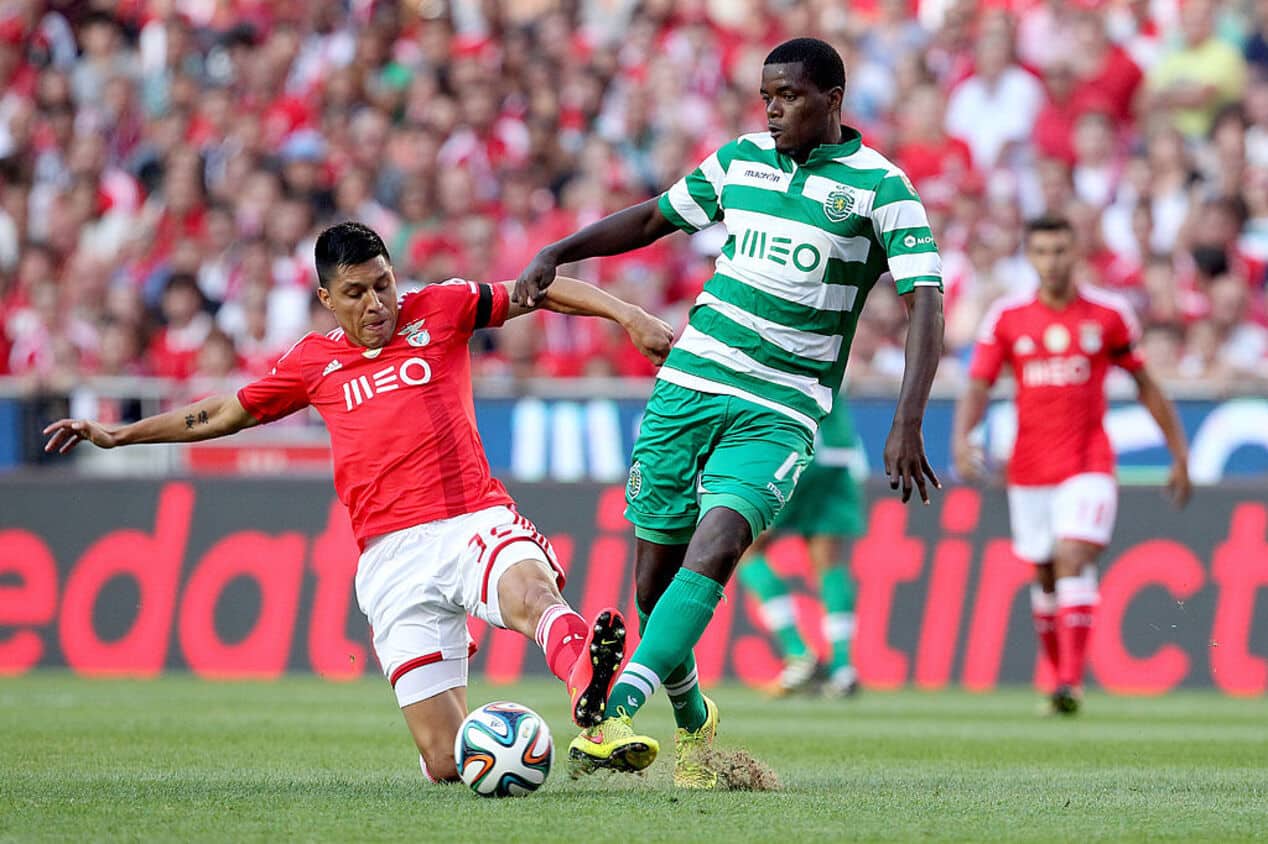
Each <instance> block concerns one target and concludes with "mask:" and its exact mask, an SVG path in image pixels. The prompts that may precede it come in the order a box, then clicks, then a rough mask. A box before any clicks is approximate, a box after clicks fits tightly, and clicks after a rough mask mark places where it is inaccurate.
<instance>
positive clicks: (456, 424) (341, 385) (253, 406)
mask: <svg viewBox="0 0 1268 844" xmlns="http://www.w3.org/2000/svg"><path fill="white" fill-rule="evenodd" d="M509 306H510V296H509V295H508V294H507V292H506V288H504V287H502V286H500V285H497V286H491V285H487V284H476V283H474V282H469V281H456V280H455V281H449V282H446V283H444V284H434V285H431V286H429V287H425V288H423V289H422V290H421V291H419V292H417V293H411V294H409V295H407V296H405V297H403V298H402V299H401V304H400V313H399V315H398V317H397V322H396V335H395V336H394V337H393V338H392V340H391V342H389V343H388V344H387V345H386V346H384V347H383V348H381V349H367V348H365V347H364V346H358V345H355V344H354V343H352V341H350V340H349V339H348V338H347V337H346V336H345V335H344V333H343V330H342V329H336V330H334V331H332V332H330V333H329V334H308V335H307V336H305V337H304V338H303V339H301V340H300V341H299V342H298V343H296V344H295V345H294V347H292V348H291V350H290V351H289V352H287V353H286V355H285V356H283V357H282V359H281V360H279V361H278V363H277V366H276V367H275V368H274V370H273V372H272V373H271V374H270V375H268V376H266V377H264V378H261V379H260V380H258V381H255V382H253V383H251V384H248V385H247V386H245V387H243V388H242V389H241V390H240V391H239V392H238V400H239V401H240V402H242V406H243V407H244V408H246V411H247V412H248V413H250V414H251V415H252V416H254V417H255V418H256V419H258V420H260V422H272V421H273V420H275V419H280V418H282V417H283V416H286V415H288V414H291V413H294V412H295V411H297V410H300V409H302V408H304V407H307V406H309V405H311V406H313V407H314V408H316V409H317V412H318V413H320V414H321V417H322V419H323V420H325V423H326V427H327V428H328V429H329V430H330V443H331V453H332V455H333V458H334V464H335V490H336V491H337V492H338V493H339V500H340V501H342V502H343V503H344V504H345V505H346V506H347V507H348V512H349V514H350V515H351V517H352V530H353V533H355V534H356V537H357V541H358V542H359V543H360V544H361V546H362V547H365V543H366V542H367V541H368V540H370V539H372V538H373V537H376V536H381V535H383V534H385V533H391V532H392V531H395V530H401V529H403V528H407V527H413V526H415V525H420V524H423V523H425V522H432V521H437V520H440V519H447V518H450V517H452V516H458V515H462V514H464V513H473V512H475V511H477V510H482V509H484V508H486V507H492V506H495V505H499V504H505V505H511V504H513V503H514V502H512V500H511V497H510V495H509V494H507V492H506V489H505V488H504V487H503V486H502V484H501V483H500V482H498V481H497V480H496V479H495V478H494V477H493V476H492V473H491V471H490V470H489V461H488V458H487V457H486V456H485V453H484V443H483V442H481V441H480V434H479V433H478V432H477V431H476V418H475V406H474V403H473V401H472V398H471V356H470V353H469V352H468V349H467V343H468V340H470V338H471V334H472V332H473V331H475V330H476V329H477V328H484V327H486V326H499V325H501V324H502V323H503V322H505V321H506V314H507V310H508V308H509Z"/></svg>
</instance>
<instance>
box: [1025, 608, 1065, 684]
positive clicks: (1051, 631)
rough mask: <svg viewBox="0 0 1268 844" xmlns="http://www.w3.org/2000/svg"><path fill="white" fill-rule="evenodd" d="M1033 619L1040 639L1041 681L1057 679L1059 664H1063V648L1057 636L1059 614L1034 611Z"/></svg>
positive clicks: (1031, 615)
mask: <svg viewBox="0 0 1268 844" xmlns="http://www.w3.org/2000/svg"><path fill="white" fill-rule="evenodd" d="M1030 617H1031V619H1032V620H1033V621H1034V623H1035V636H1036V637H1037V638H1038V639H1039V677H1040V678H1041V680H1040V682H1044V681H1046V680H1048V679H1052V680H1055V679H1056V677H1057V666H1058V665H1060V664H1061V656H1060V654H1061V648H1060V642H1059V638H1058V636H1057V615H1056V613H1050V612H1032V613H1031V614H1030Z"/></svg>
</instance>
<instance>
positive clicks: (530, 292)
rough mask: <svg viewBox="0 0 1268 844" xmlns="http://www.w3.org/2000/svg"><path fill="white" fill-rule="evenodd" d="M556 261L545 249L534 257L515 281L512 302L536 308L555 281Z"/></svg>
mask: <svg viewBox="0 0 1268 844" xmlns="http://www.w3.org/2000/svg"><path fill="white" fill-rule="evenodd" d="M555 270H556V261H555V257H554V255H553V254H552V253H551V252H550V250H549V249H543V250H541V251H540V252H538V253H537V254H536V255H534V256H533V260H532V261H530V262H529V265H528V266H527V267H525V268H524V272H522V273H520V277H519V278H517V279H516V280H515V290H514V291H513V292H512V293H511V301H512V302H514V303H515V304H517V305H523V306H525V307H528V308H532V307H536V305H537V304H538V302H539V301H540V300H541V298H542V297H543V296H544V295H545V293H546V288H547V287H550V284H551V282H552V281H554V280H555Z"/></svg>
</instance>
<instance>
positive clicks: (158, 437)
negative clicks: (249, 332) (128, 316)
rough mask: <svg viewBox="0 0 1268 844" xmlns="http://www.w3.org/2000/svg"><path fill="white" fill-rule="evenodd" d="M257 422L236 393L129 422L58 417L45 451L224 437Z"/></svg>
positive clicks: (49, 431) (49, 430)
mask: <svg viewBox="0 0 1268 844" xmlns="http://www.w3.org/2000/svg"><path fill="white" fill-rule="evenodd" d="M256 424H258V423H257V422H256V419H255V417H253V416H251V414H249V413H247V411H246V409H245V408H244V407H243V406H242V403H241V402H239V401H238V397H237V396H233V395H229V396H211V397H209V398H205V399H203V400H202V401H198V402H195V403H193V404H191V405H188V406H187V407H182V408H180V409H179V410H172V411H168V412H167V413H160V414H158V415H156V416H147V417H146V418H145V419H141V420H139V421H137V422H133V423H131V424H129V425H103V424H101V423H100V422H94V421H92V420H90V419H59V420H58V421H56V422H54V423H53V424H52V425H49V426H48V427H47V428H45V429H44V436H46V437H48V442H46V443H45V444H44V450H45V451H46V452H50V453H52V452H57V453H58V454H66V453H68V452H69V451H70V450H71V449H72V448H74V447H75V446H77V445H79V444H80V443H81V442H84V441H87V442H90V443H92V444H93V445H95V446H97V447H98V448H115V447H117V446H121V445H138V444H140V443H189V442H197V441H199V440H210V439H214V438H216V437H227V436H229V435H230V434H236V433H237V432H238V431H241V430H242V429H243V428H250V427H251V426H253V425H256Z"/></svg>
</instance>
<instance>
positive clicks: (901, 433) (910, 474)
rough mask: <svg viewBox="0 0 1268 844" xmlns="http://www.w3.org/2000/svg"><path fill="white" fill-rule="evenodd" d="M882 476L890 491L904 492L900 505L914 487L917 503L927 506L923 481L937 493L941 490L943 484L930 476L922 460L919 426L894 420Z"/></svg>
mask: <svg viewBox="0 0 1268 844" xmlns="http://www.w3.org/2000/svg"><path fill="white" fill-rule="evenodd" d="M884 459H885V474H886V475H887V476H888V477H889V488H890V489H898V487H899V485H900V484H901V485H902V488H903V503H904V504H906V503H907V502H908V501H910V500H911V489H912V487H913V486H914V487H915V488H916V489H917V490H919V492H920V500H921V501H923V502H924V503H925V504H928V503H929V490H928V488H927V486H926V481H928V482H929V483H932V484H933V486H934V487H936V488H937V489H942V482H941V481H939V480H938V476H937V475H935V474H934V473H933V467H932V466H930V465H929V460H928V458H926V457H925V438H924V435H923V434H922V433H921V431H920V424H919V423H918V422H917V423H916V424H914V425H913V424H904V423H900V422H898V421H897V420H895V422H894V426H893V427H892V428H890V429H889V438H888V439H887V440H885V455H884Z"/></svg>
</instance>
